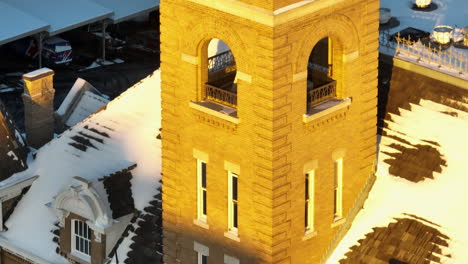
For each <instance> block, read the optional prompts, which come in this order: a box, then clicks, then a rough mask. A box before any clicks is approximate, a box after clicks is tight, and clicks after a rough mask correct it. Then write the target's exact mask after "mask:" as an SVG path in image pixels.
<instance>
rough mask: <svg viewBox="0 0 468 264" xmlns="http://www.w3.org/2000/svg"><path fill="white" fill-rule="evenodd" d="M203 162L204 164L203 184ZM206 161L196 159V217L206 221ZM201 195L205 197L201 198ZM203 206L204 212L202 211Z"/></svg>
mask: <svg viewBox="0 0 468 264" xmlns="http://www.w3.org/2000/svg"><path fill="white" fill-rule="evenodd" d="M203 164H205V186H203ZM206 167H207V162H205V161H203V160H200V159H197V218H198V219H199V220H201V221H203V222H205V223H206V220H207V214H206V213H207V209H208V208H207V200H208V194H207V189H206V187H207V176H208V175H207V170H206ZM203 195H205V196H206V199H205V200H203ZM203 208H205V212H204V211H203Z"/></svg>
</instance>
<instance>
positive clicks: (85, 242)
mask: <svg viewBox="0 0 468 264" xmlns="http://www.w3.org/2000/svg"><path fill="white" fill-rule="evenodd" d="M83 253H85V254H88V241H86V240H85V241H84V248H83Z"/></svg>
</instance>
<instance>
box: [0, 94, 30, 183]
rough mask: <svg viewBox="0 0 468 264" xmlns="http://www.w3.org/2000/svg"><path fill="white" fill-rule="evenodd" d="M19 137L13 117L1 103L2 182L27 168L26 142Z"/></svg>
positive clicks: (0, 168)
mask: <svg viewBox="0 0 468 264" xmlns="http://www.w3.org/2000/svg"><path fill="white" fill-rule="evenodd" d="M15 132H16V133H15ZM19 137H20V134H19V132H18V130H17V129H16V126H15V124H14V122H13V119H12V117H11V116H10V115H9V114H8V112H7V110H6V108H5V106H4V105H3V103H2V102H1V101H0V180H4V179H6V178H8V177H10V176H11V175H13V174H14V173H16V172H20V171H23V170H25V169H26V168H27V165H26V153H27V150H26V147H25V146H23V145H22V142H24V140H22V138H19Z"/></svg>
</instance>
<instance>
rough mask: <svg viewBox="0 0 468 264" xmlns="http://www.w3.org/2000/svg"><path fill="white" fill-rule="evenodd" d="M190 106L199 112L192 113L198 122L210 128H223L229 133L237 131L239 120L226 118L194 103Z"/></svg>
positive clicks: (226, 116)
mask: <svg viewBox="0 0 468 264" xmlns="http://www.w3.org/2000/svg"><path fill="white" fill-rule="evenodd" d="M190 105H191V106H192V105H194V106H195V107H192V108H194V109H196V110H199V111H196V112H195V111H194V112H193V113H194V114H195V116H196V117H197V119H198V121H200V122H203V123H205V124H208V125H210V126H212V127H217V128H223V129H226V130H229V131H236V130H237V125H238V124H239V122H240V120H239V118H235V117H232V116H228V115H226V114H223V113H220V112H217V111H214V110H211V109H209V108H207V107H204V106H201V105H198V104H195V103H191V104H190Z"/></svg>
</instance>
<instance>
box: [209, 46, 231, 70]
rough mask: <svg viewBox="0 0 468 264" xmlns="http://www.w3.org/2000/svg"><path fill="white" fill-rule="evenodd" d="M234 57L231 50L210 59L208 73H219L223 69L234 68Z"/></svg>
mask: <svg viewBox="0 0 468 264" xmlns="http://www.w3.org/2000/svg"><path fill="white" fill-rule="evenodd" d="M235 64H236V62H235V61H234V56H233V55H232V52H231V51H230V50H228V51H225V52H221V53H219V54H216V55H215V56H213V57H209V58H208V72H210V73H211V72H217V71H219V70H222V69H226V68H228V67H231V66H234V65H235Z"/></svg>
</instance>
